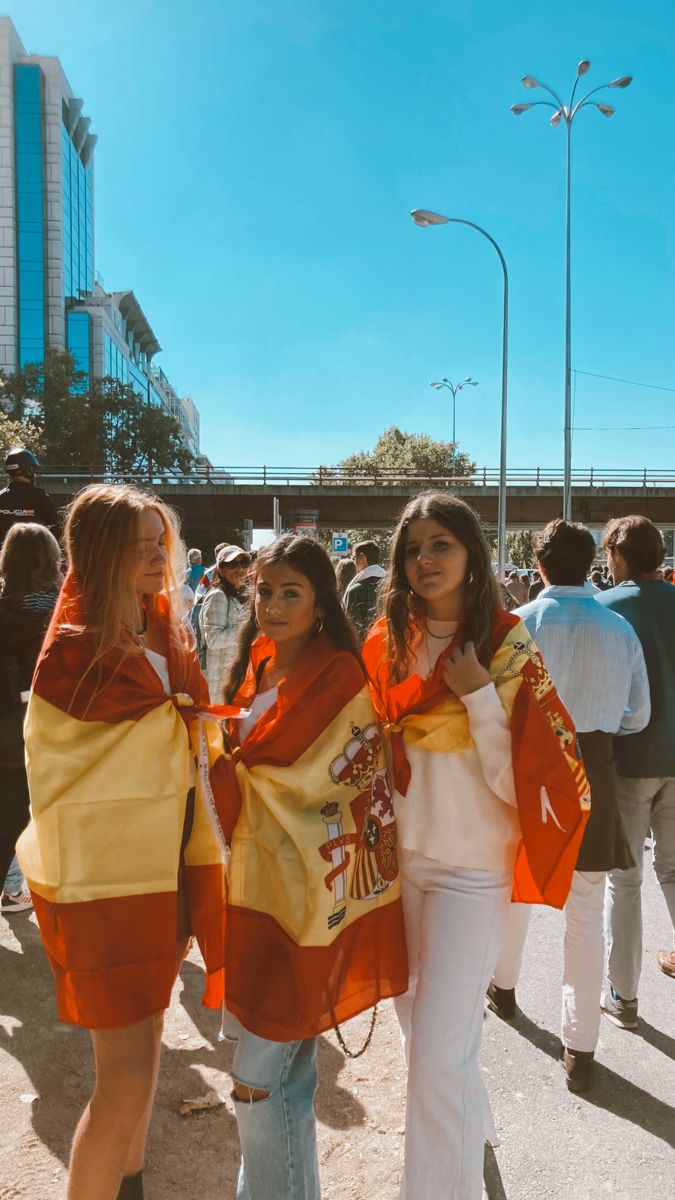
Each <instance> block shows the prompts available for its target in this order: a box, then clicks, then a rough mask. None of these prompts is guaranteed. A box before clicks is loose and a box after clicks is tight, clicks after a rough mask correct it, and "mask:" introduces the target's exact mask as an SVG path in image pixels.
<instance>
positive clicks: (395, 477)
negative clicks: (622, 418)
mask: <svg viewBox="0 0 675 1200" xmlns="http://www.w3.org/2000/svg"><path fill="white" fill-rule="evenodd" d="M40 475H41V479H42V480H43V482H44V484H45V486H46V487H47V490H49V487H50V486H52V487H55V486H59V485H60V486H62V487H66V488H68V489H69V490H70V491H74V490H77V489H78V488H81V487H84V486H85V484H87V483H103V482H105V483H135V484H141V485H143V486H148V485H150V486H153V487H159V488H167V489H169V488H171V487H189V486H192V487H199V486H213V485H218V486H221V487H222V486H226V487H227V486H229V487H242V486H243V487H245V486H256V485H258V486H260V485H262V486H263V487H269V488H270V489H271V490H273V489H274V487H308V488H317V487H319V488H327V487H344V486H352V487H385V488H386V487H410V486H411V485H414V486H418V487H419V488H420V489H421V488H424V487H452V488H460V489H461V488H467V489H475V488H496V487H498V486H499V469H498V468H497V467H480V468H477V469H476V470H475V471H472V472H471V473H469V474H463V475H452V474H443V473H440V472H439V473H438V474H424V473H420V472H418V471H416V470H415V469H411V470H408V469H407V468H396V469H394V468H392V469H384V470H378V471H360V470H355V469H352V468H350V467H323V466H319V467H268V466H261V467H212V466H206V465H201V464H200V465H199V466H195V467H192V468H190V470H189V471H152V472H151V473H149V472H148V471H147V470H146V471H143V470H138V471H126V472H114V471H113V472H111V471H103V470H93V471H89V470H87V469H86V468H84V467H78V466H65V467H62V466H48V467H44V468H43V469H42V470H41V472H40ZM506 483H507V486H508V487H515V488H525V487H530V488H557V489H561V488H562V486H563V472H562V470H561V469H559V468H557V467H553V468H551V467H522V468H521V467H516V468H511V469H509V470H508V471H507V475H506ZM572 486H573V487H580V488H581V487H583V488H589V487H590V488H594V487H596V488H607V487H626V488H632V489H635V488H659V487H675V471H672V470H658V469H648V468H647V467H643V468H641V469H638V470H634V469H621V468H611V469H610V468H599V467H587V468H577V469H575V470H573V471H572Z"/></svg>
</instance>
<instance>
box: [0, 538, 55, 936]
mask: <svg viewBox="0 0 675 1200" xmlns="http://www.w3.org/2000/svg"><path fill="white" fill-rule="evenodd" d="M61 583H62V576H61V550H60V547H59V543H58V542H57V540H56V538H55V537H54V534H53V533H50V532H49V530H48V529H45V527H44V525H37V524H36V523H34V522H30V523H28V522H26V523H23V522H22V523H20V524H19V523H17V524H15V525H12V527H11V529H10V530H9V532H8V534H7V536H6V538H5V540H4V542H3V543H2V550H1V551H0V884H2V881H3V880H4V879H5V875H6V874H7V871H8V868H10V863H12V860H13V858H14V847H15V845H16V839H17V838H18V836H19V834H20V833H21V830H22V829H25V827H26V825H27V824H28V804H29V799H28V780H27V778H26V764H25V760H24V745H23V718H24V714H25V701H26V700H27V698H28V693H29V691H30V681H31V679H32V678H33V672H34V670H35V663H36V662H37V657H38V654H39V653H40V648H41V646H42V642H43V639H44V636H45V630H46V628H47V625H48V624H49V618H50V616H51V614H52V611H53V609H54V605H55V604H56V598H57V596H58V593H59V589H60V587H61ZM11 872H12V875H14V873H15V872H16V874H17V875H18V877H19V882H17V883H14V884H13V885H12V886H10V884H9V883H7V882H5V890H4V891H3V893H2V911H3V913H5V914H6V913H10V912H22V911H25V910H26V909H29V908H32V907H33V902H32V900H31V898H30V894H29V893H28V892H27V890H26V888H25V885H23V877H22V875H21V872H20V871H19V870H18V867H16V865H15V863H12V867H11Z"/></svg>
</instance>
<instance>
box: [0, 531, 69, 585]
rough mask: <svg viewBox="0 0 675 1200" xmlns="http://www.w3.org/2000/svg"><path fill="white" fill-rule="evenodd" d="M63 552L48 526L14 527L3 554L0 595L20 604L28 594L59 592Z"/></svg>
mask: <svg viewBox="0 0 675 1200" xmlns="http://www.w3.org/2000/svg"><path fill="white" fill-rule="evenodd" d="M62 583H63V578H62V575H61V548H60V546H59V543H58V542H57V540H56V538H55V537H54V534H53V533H50V531H49V530H48V529H46V528H45V526H44V525H37V524H35V523H32V522H31V523H29V522H20V523H16V524H15V525H12V526H11V528H10V529H9V532H8V533H7V536H6V538H5V540H4V542H3V543H2V550H1V551H0V595H2V596H5V597H7V598H8V599H11V600H20V599H22V597H23V596H25V595H26V593H27V592H58V590H59V588H60V587H61V584H62Z"/></svg>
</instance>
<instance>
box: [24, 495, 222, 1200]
mask: <svg viewBox="0 0 675 1200" xmlns="http://www.w3.org/2000/svg"><path fill="white" fill-rule="evenodd" d="M65 543H66V550H67V555H68V568H69V570H68V575H67V577H66V580H65V583H64V585H63V588H62V590H61V594H60V597H59V600H58V603H57V606H56V610H55V612H54V616H53V618H52V622H51V625H50V628H49V631H48V634H47V639H46V642H45V646H44V649H43V651H42V655H41V657H40V659H39V662H38V667H37V672H36V675H35V679H34V682H33V693H32V696H31V699H30V703H29V707H28V715H27V721H26V750H27V761H28V777H29V785H30V794H31V807H32V816H33V820H32V824H31V825H30V826H29V828H28V829H27V830H26V832H25V833H24V834H23V835H22V837H21V838H20V840H19V847H18V850H19V858H20V862H21V866H22V868H23V870H24V873H25V875H26V878H27V880H28V883H29V886H30V889H31V893H32V896H33V902H34V905H35V911H36V913H37V917H38V921H39V924H40V932H41V935H42V940H43V942H44V945H45V949H46V951H47V954H48V957H49V961H50V965H51V967H52V970H53V973H54V977H55V981H56V997H57V1005H58V1010H59V1015H60V1017H61V1019H62V1020H63V1021H66V1022H70V1023H71V1024H74V1025H82V1026H84V1027H85V1028H88V1029H89V1030H90V1031H91V1039H92V1043H93V1051H94V1060H95V1067H96V1081H95V1087H94V1092H93V1095H92V1097H91V1099H90V1101H89V1104H88V1105H87V1108H86V1109H85V1112H84V1114H83V1116H82V1118H81V1120H80V1123H79V1125H78V1127H77V1130H76V1132H75V1138H74V1142H73V1149H72V1155H71V1162H70V1176H69V1182H68V1198H69V1200H115V1197H124V1198H125V1200H138V1198H139V1197H142V1196H143V1186H142V1167H143V1156H144V1147H145V1138H146V1133H147V1128H148V1122H149V1119H150V1113H151V1109H152V1103H153V1097H154V1092H155V1085H156V1082H157V1071H158V1066H159V1051H160V1041H161V1036H162V1024H163V1016H164V1010H165V1009H166V1007H167V1005H168V1003H169V999H170V996H171V988H172V985H173V982H174V979H175V977H176V972H177V970H178V966H179V964H180V962H181V960H182V958H183V955H184V953H185V949H186V945H187V940H188V937H189V935H190V933H191V932H194V933H195V935H196V937H197V939H198V941H199V943H200V946H201V949H202V953H203V955H204V959H205V962H206V968H207V981H208V982H207V996H206V1002H207V1003H209V1002H210V1003H211V1004H216V1003H217V1000H218V998H217V997H216V995H215V987H214V983H213V976H214V973H215V972H218V971H219V968H221V966H222V961H223V958H222V956H223V949H222V947H223V938H224V929H223V908H224V894H223V892H224V887H223V883H224V879H223V855H222V852H221V850H220V846H219V844H217V843H216V842H215V840H214V836H213V835H212V833H211V824H210V821H209V818H208V816H207V813H206V806H205V793H206V792H209V793H210V794H211V795H212V794H213V791H214V790H215V791H216V792H217V789H218V763H217V761H216V759H217V749H213V750H211V751H209V746H210V745H211V744H212V745H213V746H214V747H217V746H218V743H219V742H220V743H221V744H222V738H221V737H220V735H219V731H218V730H217V729H216V728H215V727H214V735H213V736H212V735H211V734H209V733H208V732H207V731H204V732H203V733H202V734H201V737H200V738H195V741H200V742H201V746H202V760H205V759H206V758H209V759H210V760H211V763H212V769H211V771H210V776H209V768H208V763H206V762H205V761H203V762H202V764H201V766H202V769H201V770H200V772H199V776H198V780H197V789H196V793H195V790H194V783H195V770H194V754H193V752H192V750H191V746H190V737H189V731H188V725H187V723H186V720H185V719H184V717H185V716H189V715H190V714H191V713H192V712H193V709H192V706H193V705H194V704H195V703H198V702H200V701H204V700H206V688H205V684H204V680H203V678H202V676H201V674H200V672H199V669H198V666H197V663H196V660H195V657H194V653H193V651H192V650H191V648H190V643H189V641H188V635H187V633H186V632H185V630H184V628H183V626H182V624H181V622H180V619H179V617H178V616H177V614H176V613H175V612H174V611H173V609H172V607H171V596H172V595H173V596H175V595H176V591H175V583H176V574H175V570H176V567H178V569H179V570H180V566H181V564H182V561H184V559H183V555H184V550H183V548H182V547H181V544H180V538H179V535H178V529H177V525H176V520H175V518H174V516H173V513H172V512H171V510H170V509H168V508H167V507H166V506H165V505H164V504H162V503H161V501H159V500H158V499H157V498H155V497H153V496H149V495H146V494H145V493H144V492H139V491H136V490H135V489H133V488H130V487H113V486H94V487H89V488H86V489H85V490H84V491H83V492H81V493H80V495H79V496H77V497H76V499H75V500H74V501H73V503H72V505H71V507H70V511H69V514H68V519H67V522H66V530H65ZM196 729H197V723H196V722H193V723H192V724H191V727H190V730H191V731H192V730H196ZM220 766H221V767H222V756H221V760H220ZM205 779H206V782H205ZM209 783H210V785H211V786H210V787H209V786H208V785H209Z"/></svg>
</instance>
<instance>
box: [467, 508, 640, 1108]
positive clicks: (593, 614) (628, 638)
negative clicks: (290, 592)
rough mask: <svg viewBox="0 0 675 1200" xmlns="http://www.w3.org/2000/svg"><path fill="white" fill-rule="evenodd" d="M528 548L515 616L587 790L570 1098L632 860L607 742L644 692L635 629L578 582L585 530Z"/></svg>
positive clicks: (631, 716)
mask: <svg viewBox="0 0 675 1200" xmlns="http://www.w3.org/2000/svg"><path fill="white" fill-rule="evenodd" d="M536 547H537V557H538V560H539V570H540V572H541V575H542V579H543V580H544V585H545V586H544V588H543V590H542V591H541V592H540V593H539V595H538V597H537V598H536V599H535V600H534V601H532V602H531V603H529V604H525V605H524V606H523V607H522V608H519V609H517V610H516V611H517V613H518V615H519V616H520V617H522V619H523V621H524V622H525V624H526V626H527V630H528V633H529V634H531V636H532V638H533V640H534V642H535V643H536V645H537V646H538V648H539V650H540V651H541V653H542V656H543V659H544V662H545V664H546V667H547V668H548V671H549V672H550V675H551V677H552V679H553V682H554V684H555V686H556V688H557V690H558V693H559V695H560V697H561V699H562V701H563V704H564V705H565V707H566V708H567V710H568V712H569V714H570V716H571V718H572V720H573V722H574V725H575V728H576V731H577V735H578V739H579V745H580V748H581V753H582V755H583V758H584V764H585V767H586V772H587V775H588V779H589V783H590V785H591V814H590V818H589V821H588V824H587V826H586V829H585V832H584V838H583V841H582V844H581V847H580V850H579V857H578V859H577V864H576V870H575V872H574V879H573V882H572V887H571V890H570V894H569V897H568V900H567V904H566V905H565V924H566V933H565V952H564V969H563V1004H562V1043H563V1046H562V1053H561V1059H562V1061H563V1064H564V1067H565V1073H566V1078H567V1086H568V1087H569V1089H570V1091H574V1092H581V1091H585V1089H586V1088H587V1087H588V1085H589V1083H590V1080H591V1072H592V1062H593V1056H594V1053H595V1047H596V1045H597V1041H598V1035H599V1032H600V1016H601V1013H600V999H601V991H602V980H603V972H604V940H603V902H604V894H605V879H606V872H607V871H609V870H610V869H611V868H615V867H628V866H632V865H633V862H634V861H635V859H634V858H633V856H632V855H631V853H630V850H629V848H628V845H627V843H626V839H625V836H624V833H623V827H622V824H621V818H620V816H619V810H618V806H617V798H616V792H617V779H616V772H615V767H614V753H613V735H614V734H634V733H635V732H636V730H640V729H643V728H644V726H645V725H646V724H647V722H648V720H649V711H650V708H649V685H648V682H647V669H646V667H645V661H644V656H643V654H642V649H641V647H640V642H639V640H638V638H637V636H636V634H635V632H634V630H633V629H632V628H631V626H630V625H629V624H628V622H627V621H624V620H623V619H622V618H621V617H617V615H616V614H615V613H612V612H609V611H608V609H606V608H601V607H600V605H599V604H598V603H597V602H596V599H595V597H596V595H597V594H598V593H597V592H596V591H595V590H594V589H591V588H590V587H589V586H588V585H587V584H586V583H585V579H586V573H587V571H588V570H589V567H590V565H591V563H592V561H593V559H594V557H595V552H596V547H595V542H594V540H593V535H592V534H591V532H590V530H588V529H586V527H585V526H584V525H573V524H571V523H570V522H567V521H560V520H558V521H552V522H551V523H550V524H549V525H547V526H546V528H545V529H544V530H542V532H541V533H539V534H538V535H537V538H536ZM622 740H623V739H622ZM626 740H628V741H630V740H631V739H630V738H627V739H626ZM529 916H530V908H529V906H528V905H522V904H512V905H511V911H510V914H509V922H508V926H507V933H506V938H505V942H504V947H503V950H502V954H501V956H500V959H499V962H498V964H497V966H496V968H495V972H494V976H493V980H492V983H491V984H490V987H489V989H488V998H489V1001H490V1006H491V1008H492V1009H493V1011H495V1012H496V1013H497V1014H498V1015H499V1016H502V1017H504V1018H506V1019H508V1018H509V1017H510V1016H513V1015H514V1013H515V1007H516V1000H515V985H516V983H517V980H518V975H519V972H520V964H521V960H522V954H523V947H524V944H525V936H526V933H527V926H528V922H529Z"/></svg>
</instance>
